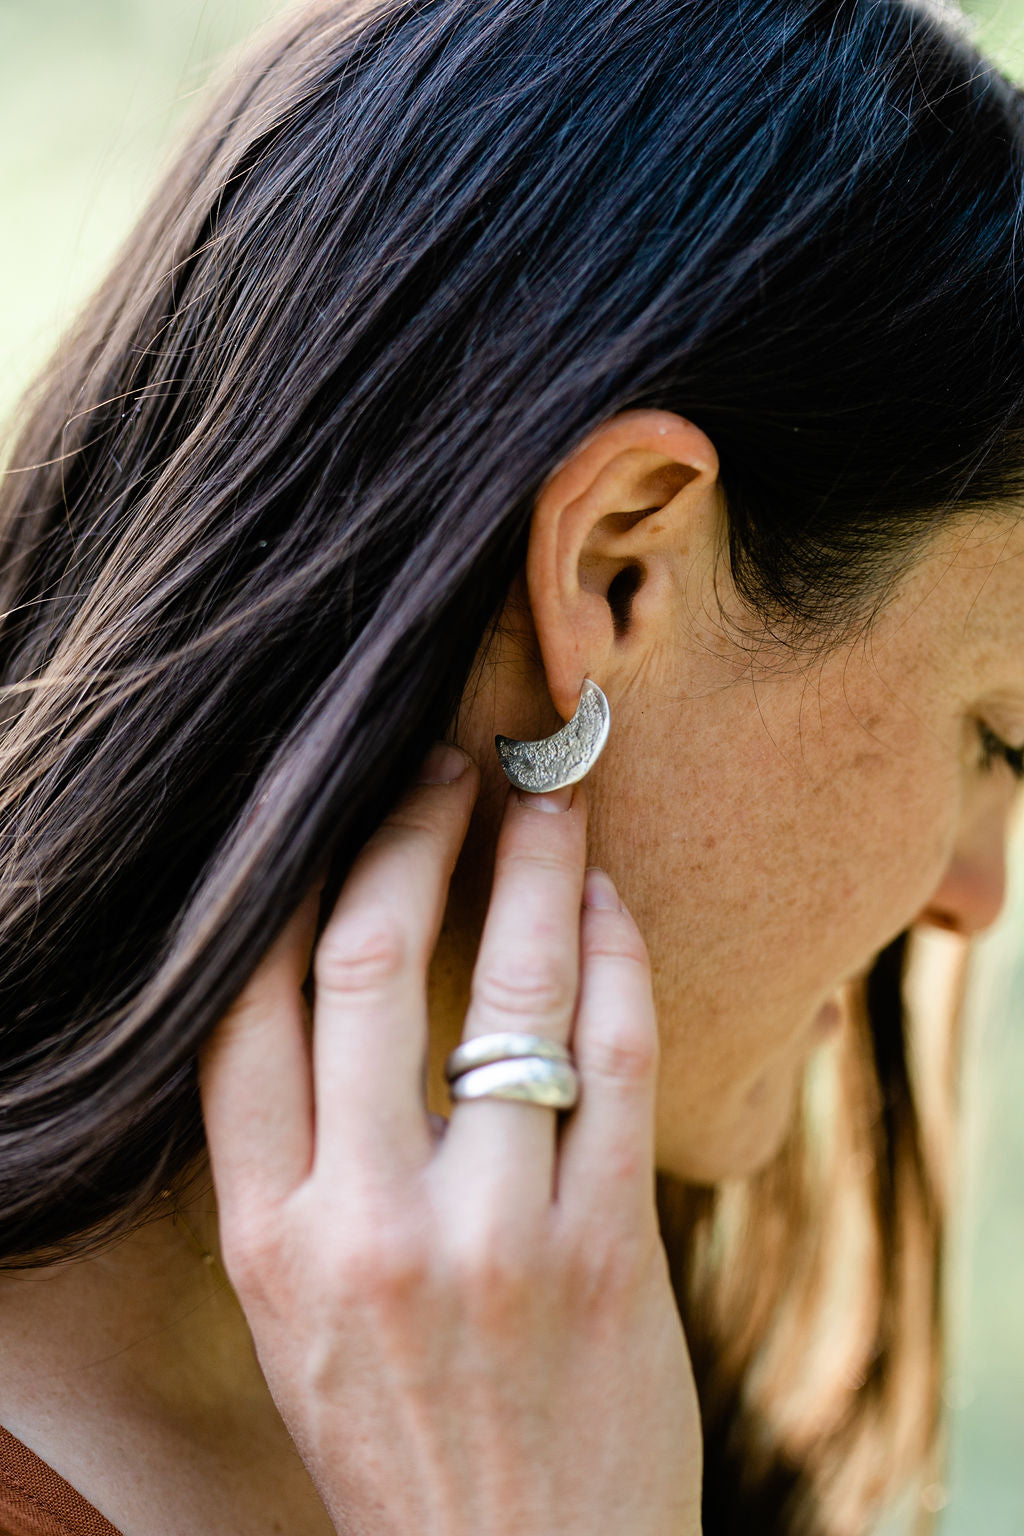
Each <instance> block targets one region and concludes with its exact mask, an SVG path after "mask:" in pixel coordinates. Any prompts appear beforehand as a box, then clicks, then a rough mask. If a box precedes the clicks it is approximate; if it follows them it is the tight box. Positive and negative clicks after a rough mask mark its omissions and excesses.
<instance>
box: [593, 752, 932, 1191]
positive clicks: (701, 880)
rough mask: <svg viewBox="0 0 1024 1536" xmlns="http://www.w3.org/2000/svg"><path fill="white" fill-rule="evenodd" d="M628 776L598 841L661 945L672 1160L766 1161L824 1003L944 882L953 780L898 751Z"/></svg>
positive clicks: (663, 1123) (665, 1159)
mask: <svg viewBox="0 0 1024 1536" xmlns="http://www.w3.org/2000/svg"><path fill="white" fill-rule="evenodd" d="M661 760H662V761H664V760H665V759H664V758H662V759H661ZM620 782H624V783H628V784H629V786H630V787H629V790H628V791H626V792H624V793H620V794H619V795H618V796H617V797H615V798H614V799H613V800H607V799H606V797H604V796H600V797H595V802H594V814H593V818H592V828H591V845H592V849H593V850H594V856H595V857H596V858H597V859H598V861H599V862H600V861H602V860H607V863H608V867H609V868H610V869H611V870H612V872H613V874H614V875H615V878H616V880H617V881H618V884H619V888H620V890H621V892H622V895H623V897H624V899H625V900H626V902H627V904H628V906H629V907H630V910H631V911H632V912H633V914H634V916H635V917H636V919H637V921H638V923H639V924H640V927H641V931H642V932H643V933H644V936H645V938H646V940H647V943H648V948H649V950H650V953H651V958H652V965H653V969H654V985H655V998H656V1002H657V1007H658V1018H659V1028H660V1031H661V1038H662V1069H661V1080H660V1083H659V1110H658V1146H659V1160H660V1162H661V1166H663V1167H664V1168H666V1169H668V1170H670V1171H673V1172H676V1173H677V1174H678V1175H679V1176H681V1177H687V1178H691V1179H694V1180H697V1181H704V1180H707V1179H713V1178H720V1177H725V1176H729V1175H733V1174H736V1175H738V1174H740V1173H741V1172H747V1171H751V1169H753V1168H755V1167H757V1166H760V1164H761V1163H763V1162H764V1161H765V1160H766V1159H767V1158H768V1157H770V1156H771V1155H772V1153H773V1152H774V1151H775V1150H776V1149H777V1147H778V1144H779V1141H780V1140H781V1138H782V1137H783V1136H784V1134H785V1131H786V1127H787V1125H788V1124H789V1122H790V1117H791V1115H792V1113H793V1107H794V1102H795V1097H796V1095H797V1093H798V1091H799V1084H800V1081H801V1078H802V1073H803V1069H804V1067H805V1065H806V1063H807V1061H808V1059H809V1058H810V1056H811V1054H812V1052H813V1050H814V1048H815V1046H816V1045H817V1044H818V1043H819V1035H818V1034H817V1033H816V1032H815V1018H816V1016H817V1014H818V1011H819V1009H820V1008H821V1007H822V1005H823V1004H824V1003H825V1002H826V999H827V998H828V997H829V995H830V994H831V993H832V992H833V990H834V989H835V988H836V987H837V986H839V985H840V984H841V983H842V982H843V981H844V980H845V979H847V978H848V977H849V976H851V975H852V974H854V973H855V972H857V971H860V970H862V969H863V968H864V967H865V966H866V965H867V964H869V963H870V960H871V959H872V957H873V956H874V954H875V953H876V952H877V951H878V950H879V949H880V948H881V947H882V946H883V945H884V944H885V943H887V942H888V941H889V940H890V939H891V938H892V937H893V936H894V935H895V934H896V933H897V932H899V931H900V929H901V928H902V927H904V926H905V925H906V924H907V923H909V922H910V921H912V920H913V918H914V917H915V916H916V914H917V912H918V911H919V910H920V909H921V907H923V906H924V904H925V903H926V902H927V900H928V898H929V896H930V894H931V892H932V890H933V889H934V886H935V884H936V882H937V880H938V879H939V877H940V876H941V872H942V870H943V868H944V863H945V860H946V858H947V856H948V849H949V846H950V844H951V839H952V835H953V830H954V829H955V820H956V818H955V810H953V811H952V814H951V800H950V793H949V783H948V780H945V779H942V778H941V776H939V775H937V774H932V775H931V776H930V777H929V776H927V775H923V774H921V773H920V772H918V771H916V769H915V768H914V765H913V760H912V759H911V758H909V757H907V756H906V755H903V754H894V753H893V752H891V751H889V750H886V749H882V748H879V749H877V750H868V749H861V750H859V751H857V752H855V753H853V754H851V755H850V756H849V757H848V758H847V759H845V760H843V759H842V758H841V757H840V756H839V755H838V754H834V755H833V756H832V759H831V764H830V765H822V766H821V768H820V771H819V772H817V773H812V772H810V771H809V770H808V771H803V772H796V771H791V770H789V769H788V768H787V765H786V763H785V762H784V761H782V760H781V758H780V755H779V753H778V752H776V751H774V750H773V749H771V748H769V749H767V750H765V749H759V750H757V751H756V752H753V753H752V754H750V755H749V756H748V758H747V759H746V761H743V762H741V761H740V759H739V757H738V756H737V755H736V754H735V753H733V754H732V755H731V756H730V757H729V758H728V759H724V760H720V761H719V763H718V764H717V765H716V771H714V772H709V771H708V770H707V769H703V768H701V767H700V766H696V765H693V764H686V763H681V764H679V767H678V772H677V774H676V776H675V778H674V782H668V781H667V780H666V777H665V776H664V775H663V774H658V773H655V772H652V771H651V770H650V765H645V763H644V761H643V760H642V759H635V760H634V762H633V764H632V773H631V776H630V777H628V778H624V779H622V780H620ZM598 845H600V849H598Z"/></svg>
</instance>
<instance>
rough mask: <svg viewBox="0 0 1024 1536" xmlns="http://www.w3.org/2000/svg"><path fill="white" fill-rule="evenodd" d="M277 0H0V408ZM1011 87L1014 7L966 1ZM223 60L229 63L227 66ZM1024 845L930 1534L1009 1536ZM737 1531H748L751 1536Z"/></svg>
mask: <svg viewBox="0 0 1024 1536" xmlns="http://www.w3.org/2000/svg"><path fill="white" fill-rule="evenodd" d="M284 8H285V5H284V0H0V142H2V143H3V154H2V157H0V209H2V210H3V221H4V222H3V230H2V235H3V238H2V240H0V415H3V414H6V412H7V411H8V410H9V409H10V408H11V407H12V405H13V404H14V402H15V400H16V399H17V397H18V395H19V393H20V391H21V390H22V389H23V388H24V386H25V384H26V383H27V382H28V380H29V379H30V377H31V376H32V374H33V373H34V371H35V370H36V369H37V367H39V366H40V365H41V364H42V363H43V362H44V361H45V359H46V356H47V354H48V353H49V351H50V350H51V348H52V346H53V344H54V342H55V340H56V339H57V337H58V336H59V334H60V332H61V330H62V329H63V327H64V326H65V325H66V324H67V323H68V321H69V320H70V319H71V318H72V317H73V316H74V314H75V312H76V310H77V308H78V306H79V304H80V303H81V301H82V299H83V298H84V297H85V296H86V294H87V293H88V292H89V290H90V289H91V288H92V287H93V285H94V284H95V282H96V281H97V279H98V278H99V277H100V276H101V275H102V273H103V270H104V268H105V266H106V265H107V263H108V262H109V260H110V258H111V256H112V254H113V252H114V251H115V249H116V247H117V245H118V243H119V242H120V240H121V239H122V237H123V235H124V234H125V233H126V231H127V229H128V228H129V226H130V225H131V224H132V222H133V221H134V219H135V218H136V216H137V214H138V212H139V210H140V207H141V206H142V204H143V202H144V200H145V199H146V197H147V195H148V192H149V190H150V188H151V187H152V185H153V182H154V180H155V177H156V175H157V174H158V172H159V170H160V167H161V165H162V163H163V162H164V160H165V158H166V157H167V155H168V154H169V152H170V150H171V148H172V147H173V145H174V143H175V142H176V138H177V136H178V135H179V134H180V132H181V130H182V127H183V125H184V123H185V122H186V121H187V119H188V117H189V115H190V113H192V112H194V111H195V110H196V105H197V104H196V102H195V100H194V98H195V96H196V94H197V93H198V92H200V91H201V90H202V87H203V84H204V82H205V81H206V80H207V78H208V76H209V74H210V71H211V70H212V69H213V68H215V67H217V66H224V64H225V61H229V60H230V56H231V52H232V50H233V49H234V48H235V47H236V46H237V45H238V43H239V41H240V40H241V39H243V38H245V37H246V36H248V35H249V34H250V33H252V32H253V31H254V30H255V29H256V28H257V27H259V26H260V25H262V24H263V23H265V22H266V21H267V20H268V19H269V18H270V17H272V16H273V15H275V14H276V13H278V12H279V11H281V10H283V9H284ZM969 10H970V13H971V15H972V16H973V17H974V18H975V21H976V25H977V29H978V35H979V39H980V41H981V43H982V46H983V47H985V48H987V49H988V50H989V51H990V52H991V53H993V54H994V55H995V56H996V57H997V58H999V59H1000V61H1001V62H1002V63H1003V64H1004V66H1005V67H1006V68H1007V69H1008V70H1009V71H1010V72H1011V73H1013V74H1015V75H1017V76H1018V77H1019V78H1021V79H1024V0H975V3H974V4H972V5H971V6H970V7H969ZM228 67H229V63H228ZM1021 933H1024V842H1022V843H1021V848H1020V856H1019V857H1018V858H1017V860H1016V878H1015V879H1014V880H1013V882H1012V886H1011V897H1010V901H1009V903H1008V910H1007V912H1006V915H1005V917H1004V920H1003V921H1002V923H1001V924H1000V927H999V929H998V931H997V932H995V933H994V934H993V935H991V936H990V937H989V938H988V939H986V941H985V942H984V944H983V945H981V946H979V952H978V954H977V956H976V963H975V968H974V971H975V980H974V985H973V987H972V990H971V1006H970V1010H969V1012H970V1018H969V1029H968V1048H967V1059H966V1063H965V1073H964V1125H963V1133H962V1149H961V1157H960V1164H961V1169H962V1174H961V1190H962V1198H961V1200H960V1202H959V1207H958V1216H957V1221H956V1225H955V1237H956V1248H955V1262H954V1277H953V1281H954V1283H953V1298H954V1305H953V1317H952V1342H953V1359H952V1361H951V1369H950V1373H949V1377H948V1380H947V1383H946V1398H947V1402H948V1405H949V1413H950V1423H951V1429H952V1460H951V1473H952V1475H951V1479H950V1485H949V1487H948V1488H947V1489H943V1488H934V1489H932V1490H931V1493H930V1499H931V1502H932V1503H933V1504H934V1505H935V1506H937V1507H941V1508H942V1515H941V1520H940V1530H941V1533H942V1536H1024V1115H1022V1114H1021V1112H1020V1110H1019V1108H1018V1098H1019V1095H1020V1092H1021V1088H1022V1087H1024V1030H1022V1028H1021V1027H1020V1026H1021V1022H1022V1021H1024V953H1019V951H1021V949H1022V946H1020V944H1019V943H1018V940H1017V935H1019V934H1021ZM752 1536H754V1533H752Z"/></svg>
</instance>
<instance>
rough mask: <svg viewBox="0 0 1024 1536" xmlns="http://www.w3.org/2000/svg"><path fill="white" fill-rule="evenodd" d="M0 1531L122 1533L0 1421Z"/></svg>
mask: <svg viewBox="0 0 1024 1536" xmlns="http://www.w3.org/2000/svg"><path fill="white" fill-rule="evenodd" d="M0 1536H121V1533H120V1531H118V1530H117V1528H116V1527H115V1526H113V1525H111V1523H110V1521H109V1520H104V1518H103V1516H102V1515H101V1514H100V1512H99V1510H98V1509H94V1508H93V1506H92V1505H91V1504H89V1503H88V1502H87V1501H86V1500H85V1499H83V1498H82V1495H81V1494H80V1493H79V1492H78V1490H77V1489H75V1488H72V1486H71V1484H70V1483H67V1482H65V1481H64V1479H63V1478H62V1477H60V1476H59V1475H58V1474H57V1473H56V1472H55V1471H54V1470H53V1468H52V1467H48V1466H47V1464H46V1462H45V1461H43V1460H41V1458H40V1457H38V1456H37V1455H36V1453H35V1451H30V1450H29V1448H28V1446H27V1445H22V1443H21V1441H20V1440H16V1439H15V1437H14V1436H13V1435H12V1434H11V1433H10V1432H9V1431H8V1430H6V1429H4V1428H3V1426H2V1425H0Z"/></svg>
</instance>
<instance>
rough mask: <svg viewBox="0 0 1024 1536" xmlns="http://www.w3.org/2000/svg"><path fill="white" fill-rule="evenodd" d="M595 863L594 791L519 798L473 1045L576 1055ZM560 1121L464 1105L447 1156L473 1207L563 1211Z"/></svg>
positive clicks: (531, 1112) (506, 1104)
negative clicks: (585, 916) (536, 1042)
mask: <svg viewBox="0 0 1024 1536" xmlns="http://www.w3.org/2000/svg"><path fill="white" fill-rule="evenodd" d="M585 854H586V797H585V794H584V791H583V786H582V785H581V784H577V785H574V786H572V787H571V788H569V789H564V790H556V791H554V792H553V793H552V794H550V795H530V794H524V795H522V796H520V795H519V794H518V793H517V792H516V791H514V790H513V791H511V792H510V794H509V797H508V801H507V803H506V808H505V817H504V821H503V823H502V827H501V831H500V833H499V837H498V847H497V854H496V858H495V872H494V889H493V892H492V895H491V902H490V906H489V908H488V912H487V919H486V922H485V925H484V931H483V937H482V939H481V942H480V950H479V954H478V956H477V962H476V966H475V969H474V972H473V986H472V995H471V999H470V1006H469V1012H468V1014H467V1017H466V1024H465V1029H464V1031H463V1041H467V1040H471V1039H475V1038H476V1037H477V1036H479V1035H489V1034H493V1033H506V1032H511V1033H515V1034H532V1035H541V1036H543V1037H544V1038H545V1039H548V1040H554V1041H556V1042H557V1043H559V1044H561V1045H568V1043H569V1038H570V1034H571V1031H572V1020H573V1014H574V1011H575V1007H576V995H577V989H578V985H579V938H580V904H581V900H582V893H583V876H584V867H585V862H586V861H585ZM556 1120H557V1111H555V1110H553V1109H549V1108H546V1107H544V1106H541V1105H536V1104H529V1103H524V1102H522V1101H508V1100H502V1099H495V1098H486V1099H476V1100H469V1101H460V1102H457V1103H456V1104H455V1106H454V1108H453V1111H452V1116H451V1121H450V1124H449V1128H448V1132H447V1135H446V1137H445V1140H444V1145H443V1147H442V1149H441V1152H440V1154H439V1165H438V1174H439V1176H440V1177H442V1178H444V1177H445V1175H446V1171H447V1170H448V1169H450V1170H451V1176H452V1178H453V1179H454V1181H455V1183H456V1185H457V1187H458V1198H459V1202H460V1204H461V1205H463V1206H464V1205H465V1204H466V1202H467V1201H474V1202H475V1203H476V1204H477V1209H478V1210H479V1209H484V1210H488V1209H492V1208H493V1203H494V1202H496V1201H500V1204H501V1208H502V1212H503V1216H504V1217H505V1218H507V1216H508V1215H509V1214H510V1209H511V1207H512V1206H513V1205H515V1206H517V1207H518V1208H519V1209H520V1210H521V1211H524V1212H526V1211H530V1210H536V1209H537V1208H538V1207H539V1206H542V1205H545V1206H546V1205H548V1204H549V1203H550V1201H551V1197H552V1191H553V1185H554V1156H555V1131H556Z"/></svg>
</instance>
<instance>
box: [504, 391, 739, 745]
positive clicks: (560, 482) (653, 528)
mask: <svg viewBox="0 0 1024 1536" xmlns="http://www.w3.org/2000/svg"><path fill="white" fill-rule="evenodd" d="M722 527H723V524H722V508H721V503H720V497H719V495H718V455H717V454H716V452H715V449H714V446H713V445H712V443H711V441H710V440H709V438H708V437H707V436H706V435H705V433H703V432H702V431H701V430H700V428H699V427H696V426H694V424H693V423H692V422H690V421H687V420H685V419H684V418H683V417H681V416H676V415H674V414H672V413H671V412H669V411H655V410H643V411H626V412H623V413H622V414H621V415H619V416H615V417H613V418H612V419H611V420H609V421H608V422H606V423H605V424H604V425H603V426H601V427H599V428H598V429H597V430H596V431H595V432H593V433H591V435H590V436H589V437H588V438H586V440H585V441H584V442H583V443H581V444H580V446H579V447H578V448H577V449H576V450H575V451H574V452H573V453H572V454H571V455H570V456H569V457H568V458H567V459H565V460H564V461H563V462H562V464H560V465H559V467H558V468H557V469H556V470H555V471H554V473H553V474H552V475H551V476H550V477H549V478H548V480H547V481H546V482H545V484H544V486H543V487H542V489H541V492H540V495H539V496H538V498H537V502H536V505H535V507H534V512H533V520H532V523H531V527H530V537H529V545H528V548H527V557H526V582H527V589H528V593H529V600H530V608H531V613H532V616H533V623H534V628H535V630H536V634H537V640H538V644H539V647H540V652H541V657H542V659H543V663H544V669H545V673H546V676H547V680H548V687H549V690H550V693H551V699H552V702H553V703H554V705H555V708H556V709H557V710H558V711H559V713H560V714H561V715H562V716H563V717H564V718H568V717H569V716H571V715H572V713H573V711H574V710H575V708H576V705H577V703H578V702H579V692H580V685H581V684H582V682H583V679H584V677H587V676H589V677H593V679H594V681H595V682H598V683H600V684H601V686H602V687H604V688H605V690H606V691H608V689H609V688H611V689H612V690H614V679H615V676H616V674H617V673H619V672H620V671H624V672H626V673H628V674H631V675H636V672H637V670H638V669H639V668H640V667H642V665H643V663H644V662H645V660H647V659H648V657H649V656H650V655H652V654H653V653H654V651H655V650H656V648H657V647H658V646H659V644H661V643H662V642H668V641H670V640H671V638H672V636H671V632H672V629H673V628H674V627H675V626H676V625H677V624H678V622H679V592H680V588H681V585H682V584H685V583H687V582H688V581H689V580H690V579H691V578H692V568H693V564H694V562H695V561H696V562H697V563H698V564H700V565H705V566H707V567H708V569H709V570H710V569H711V568H712V567H713V564H714V560H715V557H716V554H717V551H718V548H719V542H720V538H721V534H722Z"/></svg>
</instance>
